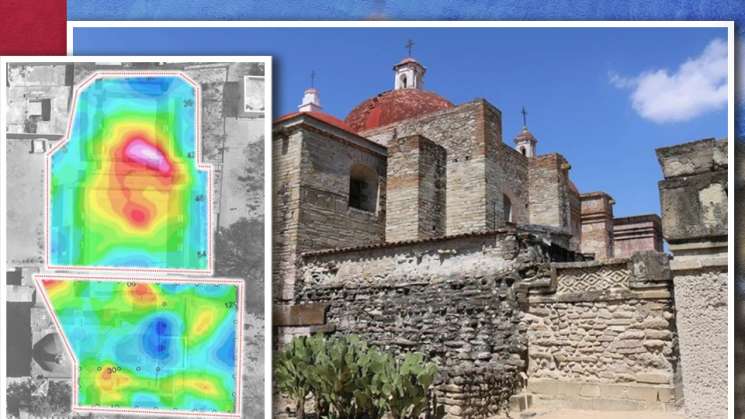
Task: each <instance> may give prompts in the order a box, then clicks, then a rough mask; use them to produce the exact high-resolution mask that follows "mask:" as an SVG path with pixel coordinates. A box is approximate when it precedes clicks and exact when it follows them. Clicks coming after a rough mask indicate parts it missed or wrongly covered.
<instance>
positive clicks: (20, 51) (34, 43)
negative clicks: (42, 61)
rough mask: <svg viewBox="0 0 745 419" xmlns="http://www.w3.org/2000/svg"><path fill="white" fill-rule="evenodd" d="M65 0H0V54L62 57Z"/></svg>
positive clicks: (65, 19)
mask: <svg viewBox="0 0 745 419" xmlns="http://www.w3.org/2000/svg"><path fill="white" fill-rule="evenodd" d="M66 24H67V1H66V0H0V55H65V52H66V51H65V50H66V41H65V38H66V35H67V34H66Z"/></svg>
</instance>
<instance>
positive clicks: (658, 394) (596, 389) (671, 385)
mask: <svg viewBox="0 0 745 419" xmlns="http://www.w3.org/2000/svg"><path fill="white" fill-rule="evenodd" d="M542 286H543V287H545V288H544V289H541V287H536V288H533V289H532V290H531V295H530V297H529V301H530V303H529V310H528V312H529V324H530V325H529V328H528V340H529V350H528V353H529V360H528V376H529V386H528V387H529V389H530V390H532V391H533V392H534V393H535V395H537V396H538V397H542V398H546V399H552V398H554V399H565V400H566V401H567V402H569V403H574V404H577V405H579V407H581V406H584V405H587V404H588V401H590V400H593V401H592V403H595V405H596V406H600V403H599V400H602V401H603V405H604V406H605V407H610V408H621V409H623V408H629V409H638V408H664V407H665V406H672V405H674V404H675V403H676V399H679V398H680V395H679V394H677V393H676V392H678V391H679V389H677V388H676V373H677V364H678V353H677V335H676V329H675V318H674V316H675V309H674V303H673V298H672V292H671V277H670V271H669V268H668V262H667V256H665V255H664V254H662V253H657V252H647V253H640V254H637V255H636V256H635V257H634V258H633V259H631V260H628V259H612V260H608V261H604V262H577V263H557V264H553V266H552V279H551V281H550V282H548V283H546V284H543V285H542ZM582 386H584V390H582ZM583 392H584V394H583ZM583 402H584V403H583Z"/></svg>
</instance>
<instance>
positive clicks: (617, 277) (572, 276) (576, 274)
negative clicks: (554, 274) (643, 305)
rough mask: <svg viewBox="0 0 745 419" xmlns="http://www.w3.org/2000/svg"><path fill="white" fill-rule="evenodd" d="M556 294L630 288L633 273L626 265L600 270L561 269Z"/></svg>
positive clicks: (601, 268) (605, 267)
mask: <svg viewBox="0 0 745 419" xmlns="http://www.w3.org/2000/svg"><path fill="white" fill-rule="evenodd" d="M559 272H560V273H559V275H558V281H557V282H558V284H557V287H556V292H557V293H559V294H566V293H580V292H586V291H606V290H608V289H611V288H623V289H628V288H629V276H630V275H631V272H630V271H629V269H628V268H627V267H626V266H625V265H618V266H613V267H611V266H607V265H606V266H601V267H598V268H581V269H572V268H570V269H561V270H560V271H559Z"/></svg>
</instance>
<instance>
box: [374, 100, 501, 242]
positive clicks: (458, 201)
mask: <svg viewBox="0 0 745 419" xmlns="http://www.w3.org/2000/svg"><path fill="white" fill-rule="evenodd" d="M487 108H490V109H492V111H487V110H486V109H487ZM495 111H496V113H497V114H498V112H499V111H498V110H496V108H494V107H492V106H491V105H490V104H488V102H486V101H485V100H483V99H478V100H475V101H472V102H468V103H465V104H462V105H459V106H457V107H455V108H452V109H447V110H443V111H439V112H434V113H431V114H427V115H424V116H421V117H418V118H411V119H407V120H405V121H401V122H398V123H395V124H391V125H388V126H385V127H381V128H377V129H375V130H370V131H366V132H362V133H361V135H363V136H364V137H366V138H369V139H370V140H372V141H374V142H377V143H380V144H383V145H386V146H387V145H388V144H391V142H392V141H393V139H395V138H402V137H408V136H411V135H422V136H424V137H426V138H427V139H429V140H430V141H432V142H433V143H435V144H437V145H440V146H442V147H443V148H444V149H445V151H446V152H447V169H446V178H447V191H446V196H447V198H446V200H447V201H446V211H445V212H446V214H447V215H446V232H445V234H446V235H455V234H463V233H470V232H473V231H484V230H486V229H489V228H490V227H491V225H490V223H493V221H494V217H493V214H492V213H491V212H492V210H493V209H492V208H490V206H489V205H488V204H487V200H486V196H487V190H486V188H487V184H486V176H487V174H486V154H487V150H486V147H485V144H486V141H487V140H486V139H485V136H486V135H487V134H486V133H487V132H489V133H492V132H494V130H496V129H497V128H495V127H496V126H497V125H498V126H499V129H500V130H501V122H500V123H499V124H497V125H495V124H494V123H492V124H491V125H493V127H491V128H490V127H488V126H487V122H486V121H485V115H487V112H488V115H493V114H494V112H495ZM499 135H500V138H501V134H499ZM500 202H501V199H500ZM499 210H500V212H501V206H499Z"/></svg>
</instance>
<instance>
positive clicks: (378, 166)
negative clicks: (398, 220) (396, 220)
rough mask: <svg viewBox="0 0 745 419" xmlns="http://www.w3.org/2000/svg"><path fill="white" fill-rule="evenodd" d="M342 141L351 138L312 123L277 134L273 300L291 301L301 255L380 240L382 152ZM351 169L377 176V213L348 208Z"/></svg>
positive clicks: (280, 129) (277, 130)
mask: <svg viewBox="0 0 745 419" xmlns="http://www.w3.org/2000/svg"><path fill="white" fill-rule="evenodd" d="M301 119H302V118H301ZM344 136H346V137H348V136H351V134H348V133H345V132H344V131H341V130H339V129H337V128H334V127H331V126H328V125H326V124H324V123H322V122H320V121H314V120H311V119H310V118H307V119H302V120H301V121H300V122H297V123H294V125H293V126H291V127H290V128H285V127H277V128H275V135H274V139H273V149H274V153H273V171H274V178H273V189H274V194H275V195H274V208H273V211H274V217H273V223H274V230H273V231H274V232H273V234H274V244H273V248H274V252H275V253H274V262H273V263H274V265H275V269H274V270H273V281H274V285H275V288H274V297H275V299H276V300H280V301H291V300H293V298H294V296H295V285H294V282H295V281H294V279H295V276H296V275H295V265H296V258H297V255H299V254H300V253H303V252H307V251H311V250H319V249H329V248H338V247H347V246H356V245H362V244H367V243H375V242H381V241H383V240H384V235H385V205H386V198H385V189H386V182H385V179H386V178H385V173H386V156H385V150H384V149H383V148H382V147H380V146H377V145H375V144H371V143H369V142H368V141H367V140H365V139H363V138H359V137H356V136H354V138H346V137H344ZM354 141H357V143H355V142H354ZM366 143H368V144H366ZM353 165H364V166H365V167H368V168H370V169H371V170H372V171H374V173H376V174H377V182H378V185H377V191H378V194H377V205H376V209H375V211H365V210H361V209H357V208H354V207H351V206H350V205H349V187H350V172H351V168H352V166H353Z"/></svg>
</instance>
